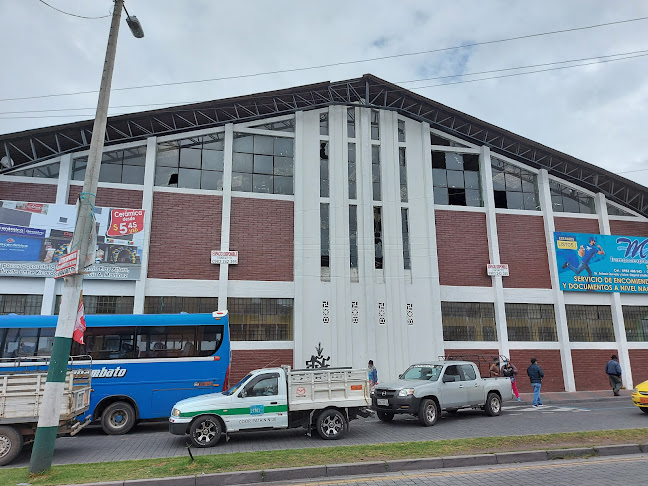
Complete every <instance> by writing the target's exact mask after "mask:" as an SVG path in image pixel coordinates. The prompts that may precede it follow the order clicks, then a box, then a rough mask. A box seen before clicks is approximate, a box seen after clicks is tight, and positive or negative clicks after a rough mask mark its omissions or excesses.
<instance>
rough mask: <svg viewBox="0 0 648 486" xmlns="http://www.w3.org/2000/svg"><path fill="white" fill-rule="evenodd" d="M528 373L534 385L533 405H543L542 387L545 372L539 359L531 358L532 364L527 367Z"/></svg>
mask: <svg viewBox="0 0 648 486" xmlns="http://www.w3.org/2000/svg"><path fill="white" fill-rule="evenodd" d="M527 375H529V379H530V380H531V386H532V387H533V406H534V407H542V400H541V399H540V388H541V387H542V379H543V378H544V373H543V372H542V368H540V365H539V364H538V360H537V359H535V358H531V366H529V367H528V368H527Z"/></svg>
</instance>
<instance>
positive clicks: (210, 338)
mask: <svg viewBox="0 0 648 486" xmlns="http://www.w3.org/2000/svg"><path fill="white" fill-rule="evenodd" d="M197 341H198V343H200V351H199V352H198V356H211V355H212V354H214V353H215V352H216V351H218V348H220V346H221V344H222V342H223V326H204V327H200V328H198V340H197Z"/></svg>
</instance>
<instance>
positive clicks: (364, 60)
mask: <svg viewBox="0 0 648 486" xmlns="http://www.w3.org/2000/svg"><path fill="white" fill-rule="evenodd" d="M40 1H43V0H40ZM647 19H648V17H637V18H634V19H627V20H619V21H615V22H606V23H602V24H595V25H588V26H585V27H574V28H571V29H562V30H554V31H550V32H541V33H537V34H528V35H521V36H516V37H509V38H506V39H497V40H491V41H483V42H473V43H472V44H463V45H460V46H453V47H442V48H439V49H431V50H427V51H419V52H409V53H403V54H393V55H390V56H380V57H373V58H369V59H359V60H354V61H341V62H335V63H330V64H320V65H316V66H308V67H300V68H291V69H280V70H275V71H265V72H259V73H251V74H240V75H235V76H223V77H220V78H208V79H198V80H191V81H176V82H170V83H158V84H148V85H142V86H129V87H124V88H113V89H112V91H125V90H131V89H144V88H158V87H164V86H179V85H183V84H196V83H206V82H212V81H226V80H233V79H244V78H252V77H258V76H267V75H271V74H282V73H292V72H297V71H309V70H314V69H323V68H329V67H336V66H346V65H350V64H360V63H365V62H373V61H384V60H386V59H396V58H401V57H410V56H420V55H423V54H433V53H437V52H445V51H451V50H456V49H465V48H468V47H476V46H482V45H489V44H498V43H502V42H510V41H515V40H522V39H530V38H534V37H541V36H545V35H554V34H564V33H567V32H576V31H581V30H588V29H595V28H599V27H607V26H610V25H618V24H625V23H629V22H638V21H641V20H647ZM96 92H97V90H92V91H77V92H73V93H57V94H49V95H38V96H23V97H16V98H1V99H0V101H18V100H31V99H38V98H52V97H59V96H76V95H82V94H91V93H96Z"/></svg>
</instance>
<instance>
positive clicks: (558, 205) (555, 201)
mask: <svg viewBox="0 0 648 486" xmlns="http://www.w3.org/2000/svg"><path fill="white" fill-rule="evenodd" d="M551 205H552V206H553V210H554V211H558V212H563V211H564V210H565V208H563V203H562V196H561V195H560V194H552V195H551Z"/></svg>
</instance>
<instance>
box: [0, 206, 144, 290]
mask: <svg viewBox="0 0 648 486" xmlns="http://www.w3.org/2000/svg"><path fill="white" fill-rule="evenodd" d="M75 222H76V207H75V206H73V205H70V204H46V203H30V202H22V201H2V200H0V277H54V275H55V272H56V266H57V264H58V263H59V260H60V259H61V258H62V257H64V256H65V255H67V254H68V252H69V251H68V247H69V245H70V242H71V241H72V235H73V231H74V225H75ZM113 225H114V226H115V228H114V229H113ZM95 228H96V230H97V248H96V249H95V253H94V255H95V257H94V264H92V265H90V266H87V267H86V268H85V269H83V273H84V277H85V278H97V279H114V280H138V279H139V278H140V271H141V256H142V247H143V245H144V241H145V240H144V236H145V235H144V232H143V229H144V210H142V209H120V208H101V207H96V208H95ZM111 229H113V231H112V232H111ZM111 236H118V237H119V239H116V238H111Z"/></svg>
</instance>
